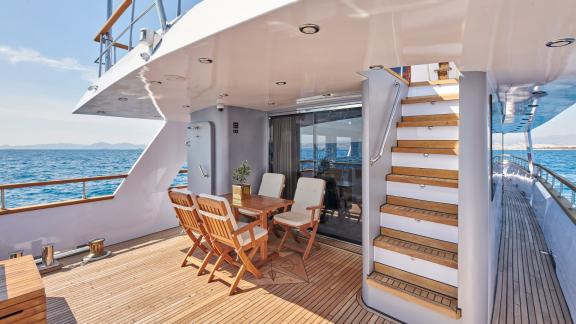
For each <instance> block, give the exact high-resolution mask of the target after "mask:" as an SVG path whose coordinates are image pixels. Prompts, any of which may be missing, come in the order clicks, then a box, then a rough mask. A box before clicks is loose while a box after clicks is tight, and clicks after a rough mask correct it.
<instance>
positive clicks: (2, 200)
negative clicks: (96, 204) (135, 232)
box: [0, 169, 188, 212]
mask: <svg viewBox="0 0 576 324" xmlns="http://www.w3.org/2000/svg"><path fill="white" fill-rule="evenodd" d="M183 173H188V170H187V169H181V170H180V171H178V174H183ZM126 178H128V174H127V173H123V174H114V175H108V176H95V177H85V178H72V179H62V180H49V181H40V182H28V183H9V184H0V212H1V211H5V210H8V209H9V208H8V205H7V203H6V190H10V189H22V188H32V187H47V186H56V185H65V184H71V183H81V184H82V200H88V198H94V197H88V195H87V186H86V184H87V183H88V182H98V181H110V180H118V179H126ZM97 197H98V196H97Z"/></svg>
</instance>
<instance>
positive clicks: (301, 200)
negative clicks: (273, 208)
mask: <svg viewBox="0 0 576 324" xmlns="http://www.w3.org/2000/svg"><path fill="white" fill-rule="evenodd" d="M325 192H326V181H324V180H322V179H316V178H300V179H298V183H297V184H296V193H295V194H294V204H293V205H292V208H291V209H290V211H288V212H284V213H280V214H277V215H276V216H274V224H278V225H280V226H282V227H283V228H284V230H285V232H284V236H283V237H282V240H281V241H280V245H279V246H278V252H280V251H281V250H282V247H284V245H285V244H286V239H287V238H288V236H293V238H294V240H297V238H296V237H295V236H294V234H293V233H292V228H296V229H297V230H298V231H299V232H300V233H302V235H303V236H304V237H306V238H307V239H308V244H307V245H306V248H305V249H301V248H300V247H298V246H296V245H289V244H288V245H286V247H287V248H290V249H292V250H295V251H298V252H300V253H302V254H303V255H302V259H303V260H306V259H307V258H308V256H309V255H310V251H311V250H312V246H313V245H314V242H315V239H316V232H317V231H318V224H319V223H320V211H321V210H322V208H323V203H324V194H325ZM308 230H310V233H308Z"/></svg>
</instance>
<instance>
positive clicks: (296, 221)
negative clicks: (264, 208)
mask: <svg viewBox="0 0 576 324" xmlns="http://www.w3.org/2000/svg"><path fill="white" fill-rule="evenodd" d="M274 221H276V222H278V223H282V224H286V225H288V226H292V227H299V226H302V225H304V224H310V213H309V214H308V215H306V214H302V213H296V212H293V211H289V212H285V213H280V214H278V215H276V216H274Z"/></svg>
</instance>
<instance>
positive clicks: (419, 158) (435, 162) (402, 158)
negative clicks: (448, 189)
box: [392, 152, 458, 170]
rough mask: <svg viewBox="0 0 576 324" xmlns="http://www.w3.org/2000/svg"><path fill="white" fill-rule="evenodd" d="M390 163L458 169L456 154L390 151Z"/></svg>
mask: <svg viewBox="0 0 576 324" xmlns="http://www.w3.org/2000/svg"><path fill="white" fill-rule="evenodd" d="M392 165H393V166H403V167H411V168H427V169H444V170H458V156H457V155H444V154H429V155H428V156H425V155H424V154H422V153H396V152H395V153H392Z"/></svg>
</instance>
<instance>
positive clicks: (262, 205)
mask: <svg viewBox="0 0 576 324" xmlns="http://www.w3.org/2000/svg"><path fill="white" fill-rule="evenodd" d="M222 197H224V198H226V199H228V202H230V206H232V207H234V208H242V209H246V210H250V211H253V212H256V213H259V214H260V213H268V212H271V211H274V210H276V209H278V208H284V207H288V206H290V205H292V204H293V203H294V202H293V201H292V200H288V199H282V198H273V197H267V196H260V195H250V197H247V198H243V199H242V200H236V199H233V198H232V194H226V195H222Z"/></svg>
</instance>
